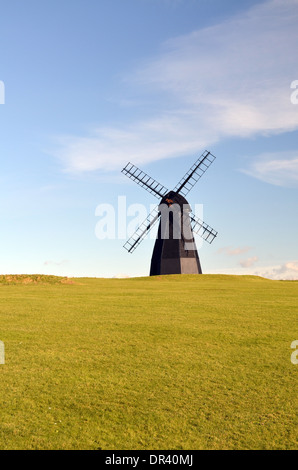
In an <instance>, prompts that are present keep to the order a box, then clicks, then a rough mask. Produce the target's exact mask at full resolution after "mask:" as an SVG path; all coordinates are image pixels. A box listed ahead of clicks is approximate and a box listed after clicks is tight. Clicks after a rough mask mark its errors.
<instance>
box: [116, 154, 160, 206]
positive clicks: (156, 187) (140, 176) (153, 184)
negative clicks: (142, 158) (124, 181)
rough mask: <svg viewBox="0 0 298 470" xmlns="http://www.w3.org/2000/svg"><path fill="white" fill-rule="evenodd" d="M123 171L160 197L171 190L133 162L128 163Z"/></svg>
mask: <svg viewBox="0 0 298 470" xmlns="http://www.w3.org/2000/svg"><path fill="white" fill-rule="evenodd" d="M122 173H124V174H125V175H126V176H128V178H130V179H131V180H133V181H135V182H136V183H138V184H139V185H140V186H142V188H144V189H146V191H148V192H149V193H151V194H153V196H155V197H157V198H159V199H160V198H161V197H163V196H164V195H165V194H167V193H168V192H169V191H168V189H167V188H165V187H164V186H163V185H162V184H160V183H158V182H157V181H156V180H155V179H153V178H151V176H149V175H147V173H145V172H144V171H142V170H140V169H139V168H138V167H136V166H135V165H133V164H132V163H128V164H127V165H126V167H125V168H123V170H122Z"/></svg>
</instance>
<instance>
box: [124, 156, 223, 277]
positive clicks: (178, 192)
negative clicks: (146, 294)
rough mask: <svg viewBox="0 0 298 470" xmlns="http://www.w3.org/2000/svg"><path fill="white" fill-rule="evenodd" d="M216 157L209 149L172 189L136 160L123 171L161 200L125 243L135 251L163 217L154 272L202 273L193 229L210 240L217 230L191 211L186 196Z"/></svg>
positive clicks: (153, 273) (156, 246)
mask: <svg viewBox="0 0 298 470" xmlns="http://www.w3.org/2000/svg"><path fill="white" fill-rule="evenodd" d="M214 160H215V156H214V155H212V154H211V153H210V152H208V151H207V150H206V151H205V152H204V153H203V154H202V155H201V156H200V157H199V158H198V160H197V161H196V162H195V163H194V164H193V166H192V167H191V168H190V169H189V170H188V172H187V173H186V174H185V175H184V176H183V178H182V179H181V180H180V181H179V183H178V184H177V185H176V186H175V188H174V189H173V190H172V191H169V190H168V189H167V188H165V187H164V186H163V185H162V184H160V183H158V182H157V181H156V180H154V179H153V178H151V177H150V176H148V175H147V174H146V173H144V171H142V170H140V169H139V168H137V167H136V166H135V165H133V164H132V163H128V164H127V165H126V167H125V168H123V170H122V173H124V174H125V175H126V176H127V177H128V178H130V179H131V180H133V181H135V182H136V183H137V184H139V185H140V186H141V187H142V188H144V189H146V190H147V191H148V192H149V193H151V194H153V195H154V196H155V197H157V198H158V199H160V200H161V201H160V203H159V205H158V206H157V207H156V208H155V209H154V210H153V211H152V212H151V214H150V215H149V216H148V217H147V218H146V220H144V222H143V223H142V224H141V225H140V226H139V228H138V229H137V231H136V232H135V233H134V234H133V235H132V237H130V238H129V239H128V240H127V242H126V243H125V245H124V248H125V249H126V250H127V251H128V252H129V253H132V252H133V251H134V250H135V249H136V248H137V247H138V246H139V244H140V243H141V241H142V240H143V239H144V238H145V237H146V235H147V234H148V233H149V231H150V230H151V229H152V227H154V226H155V224H156V223H157V222H158V221H159V220H160V223H159V228H158V233H157V237H156V241H155V245H154V249H153V254H152V258H151V268H150V276H156V275H160V274H202V269H201V263H200V259H199V255H198V251H197V248H196V243H195V240H194V235H193V232H194V233H197V234H198V235H200V236H201V237H202V238H203V239H204V240H206V241H207V242H208V243H212V242H213V240H214V239H215V237H216V236H217V232H216V231H215V230H213V228H211V227H210V226H209V225H207V224H206V223H205V222H203V221H202V220H201V219H199V218H198V217H196V216H195V215H194V214H193V213H192V212H191V208H190V205H189V203H188V202H187V200H186V199H185V197H186V196H187V194H188V193H189V191H190V190H191V189H192V188H193V187H194V185H195V184H196V183H197V182H198V180H199V179H200V178H201V176H202V175H203V174H204V173H205V171H206V170H207V169H208V168H209V166H210V165H211V163H212V162H213V161H214Z"/></svg>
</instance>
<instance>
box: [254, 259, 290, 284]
mask: <svg viewBox="0 0 298 470" xmlns="http://www.w3.org/2000/svg"><path fill="white" fill-rule="evenodd" d="M254 274H255V275H257V276H262V277H267V278H269V279H275V280H289V281H294V280H298V261H288V262H287V263H284V264H283V265H281V266H274V267H272V268H264V269H263V270H261V271H258V272H255V273H254Z"/></svg>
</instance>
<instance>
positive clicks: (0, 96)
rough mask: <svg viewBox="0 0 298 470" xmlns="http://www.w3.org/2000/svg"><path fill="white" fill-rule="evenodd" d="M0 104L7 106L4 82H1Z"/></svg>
mask: <svg viewBox="0 0 298 470" xmlns="http://www.w3.org/2000/svg"><path fill="white" fill-rule="evenodd" d="M0 104H5V85H4V82H3V81H2V80H0Z"/></svg>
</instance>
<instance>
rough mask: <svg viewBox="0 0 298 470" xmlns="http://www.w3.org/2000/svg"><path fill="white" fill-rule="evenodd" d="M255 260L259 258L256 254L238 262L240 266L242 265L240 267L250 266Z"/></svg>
mask: <svg viewBox="0 0 298 470" xmlns="http://www.w3.org/2000/svg"><path fill="white" fill-rule="evenodd" d="M257 261H259V258H258V257H257V256H252V257H251V258H248V259H245V260H243V261H240V263H239V264H240V266H242V268H250V267H251V266H253V265H254V264H256V262H257Z"/></svg>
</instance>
